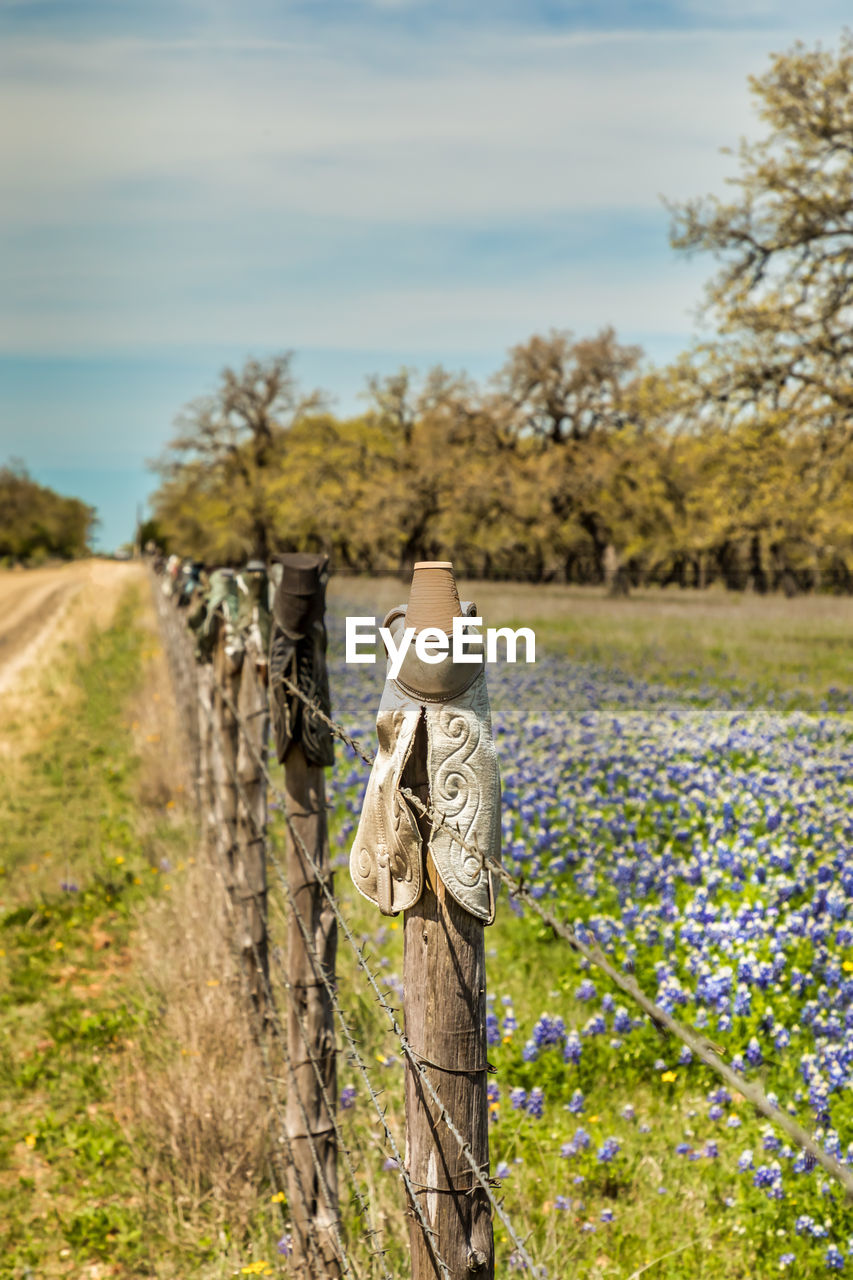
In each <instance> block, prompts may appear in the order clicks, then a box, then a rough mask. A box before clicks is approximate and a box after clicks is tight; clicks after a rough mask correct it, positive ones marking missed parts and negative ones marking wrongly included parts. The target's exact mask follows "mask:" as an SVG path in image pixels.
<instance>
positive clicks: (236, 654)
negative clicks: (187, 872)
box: [208, 569, 243, 898]
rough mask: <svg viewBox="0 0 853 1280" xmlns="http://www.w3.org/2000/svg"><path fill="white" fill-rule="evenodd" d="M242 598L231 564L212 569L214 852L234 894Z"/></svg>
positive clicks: (210, 603) (210, 607)
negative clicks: (238, 618) (239, 596)
mask: <svg viewBox="0 0 853 1280" xmlns="http://www.w3.org/2000/svg"><path fill="white" fill-rule="evenodd" d="M238 610H239V599H238V596H237V584H236V580H235V575H234V571H233V570H232V569H217V570H216V572H215V573H213V574H212V575H211V580H210V598H209V601H208V612H209V615H210V626H211V628H212V631H213V635H214V637H215V646H214V649H213V700H212V701H213V731H212V741H211V758H212V773H213V797H214V804H213V811H214V833H213V839H214V853H215V856H216V858H217V860H218V862H219V866H220V868H221V870H222V874H223V875H224V877H225V883H226V887H227V889H228V892H229V894H231V896H232V898H233V895H234V884H235V879H234V863H235V855H236V849H237V809H238V799H239V797H238V785H237V749H238V744H239V738H240V728H239V725H238V723H237V715H236V710H237V699H238V694H239V688H240V668H241V666H242V664H243V645H242V641H241V639H240V636H239V632H238V631H237V615H238Z"/></svg>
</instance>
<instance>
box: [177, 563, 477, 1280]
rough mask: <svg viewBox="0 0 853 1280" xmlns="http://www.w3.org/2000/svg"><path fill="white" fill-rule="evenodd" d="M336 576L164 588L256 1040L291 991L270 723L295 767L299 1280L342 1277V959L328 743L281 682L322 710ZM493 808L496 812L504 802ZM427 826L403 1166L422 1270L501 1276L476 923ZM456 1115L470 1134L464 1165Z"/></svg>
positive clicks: (408, 942) (295, 575)
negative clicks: (282, 974) (277, 897)
mask: <svg viewBox="0 0 853 1280" xmlns="http://www.w3.org/2000/svg"><path fill="white" fill-rule="evenodd" d="M326 577H327V569H326V561H325V558H324V557H319V556H309V555H286V556H282V557H280V558H279V560H278V562H277V563H276V564H274V565H273V566H272V574H271V577H268V574H267V567H266V566H265V565H262V564H259V563H256V562H255V563H252V562H250V564H249V566H247V569H246V570H244V571H241V572H240V573H234V572H233V571H230V570H217V571H215V572H214V574H213V575H212V576H211V579H210V584H209V586H208V588H207V591H206V594H204V595H202V598H201V600H200V602H199V592H196V596H195V598H194V599H192V600H191V602H190V604H189V605H188V606H187V608H186V609H185V610H178V609H177V608H176V607H175V605H174V603H173V602H170V601H169V600H168V599H167V596H166V594H165V591H164V590H161V589H159V588H158V589H157V591H156V599H157V602H158V611H159V615H160V622H161V629H162V633H163V636H164V640H165V644H166V647H167V651H168V654H169V658H170V664H171V668H172V672H173V676H174V683H175V692H176V697H177V700H178V703H179V707H180V712H181V717H182V719H183V722H184V725H185V728H186V730H187V739H188V747H189V750H190V752H191V756H192V759H193V761H194V765H195V770H196V787H197V797H198V801H199V807H200V813H201V818H202V826H203V830H204V835H205V839H206V843H207V845H208V848H209V849H210V850H211V853H212V855H213V856H214V857H215V858H216V861H217V864H218V869H219V870H220V872H221V874H222V876H223V878H224V880H225V884H226V887H227V891H228V894H229V896H230V900H231V904H232V908H233V916H234V918H235V919H236V921H237V924H238V931H239V937H238V938H237V939H236V944H237V949H238V950H239V952H240V953H241V956H242V961H243V970H244V974H245V977H246V982H247V987H248V991H249V996H250V999H251V1003H252V1006H253V1012H254V1014H255V1015H256V1017H255V1025H256V1026H257V1027H259V1028H260V1031H259V1034H260V1035H261V1036H263V1035H264V1034H265V1030H264V1028H265V1025H266V1024H267V1023H268V1021H269V1020H270V1019H272V1018H278V1017H280V1016H281V1015H280V1011H279V1010H277V1009H275V1008H274V1007H271V1006H272V1005H273V1001H274V999H275V1000H276V1001H277V1000H279V999H280V998H281V996H280V995H279V993H278V992H275V996H274V994H273V986H272V985H271V981H270V965H269V948H270V941H269V934H268V910H267V893H268V889H267V845H266V833H267V818H268V815H267V809H268V780H269V777H270V775H269V771H268V768H267V752H268V742H269V738H270V725H271V718H272V729H273V737H274V739H275V745H276V750H277V754H278V757H279V761H280V763H281V764H282V765H283V769H284V788H283V792H284V797H283V798H284V803H285V805H286V807H287V810H288V813H289V819H288V838H287V862H286V874H287V880H288V884H289V892H288V899H289V902H288V904H287V909H288V930H287V978H286V981H285V984H284V985H285V988H286V989H285V991H284V993H283V997H284V998H283V1003H285V1004H286V1007H287V1015H286V1022H287V1031H288V1040H287V1043H288V1045H289V1046H291V1049H292V1047H293V1046H298V1047H299V1052H298V1054H297V1055H296V1061H294V1062H292V1063H290V1064H289V1079H288V1082H287V1083H288V1089H287V1097H286V1107H285V1117H286V1131H287V1151H288V1165H287V1168H286V1171H285V1172H286V1180H287V1199H288V1208H289V1211H290V1215H291V1221H292V1235H293V1259H292V1261H293V1266H294V1270H295V1272H296V1274H297V1275H299V1276H300V1277H304V1280H327V1278H328V1277H335V1278H337V1277H340V1276H341V1275H342V1274H343V1270H342V1267H343V1260H342V1258H341V1257H340V1249H339V1248H338V1242H339V1241H340V1239H341V1235H340V1231H341V1228H340V1218H339V1209H338V1200H337V1196H338V1192H337V1185H338V1183H337V1167H336V1166H337V1147H336V1136H335V1124H334V1117H333V1116H331V1115H330V1114H329V1110H328V1106H327V1102H328V1103H329V1105H334V1103H335V1100H336V1098H337V1085H336V1076H337V1066H336V1046H335V1032H334V1015H333V1008H332V1004H331V999H330V996H329V993H328V990H327V988H326V986H325V985H324V982H323V981H321V980H320V979H321V978H325V979H326V980H327V981H329V982H330V983H331V984H332V985H334V981H335V963H336V960H335V958H336V949H337V928H336V922H335V918H334V914H333V912H332V910H331V909H330V906H329V903H328V900H327V897H326V893H325V892H324V884H323V881H325V887H326V889H328V888H329V887H331V885H332V874H331V870H330V861H329V841H328V829H327V820H326V799H325V768H326V767H327V765H328V763H329V762H330V760H331V749H332V740H331V735H330V734H328V733H327V732H326V730H325V729H324V728H323V726H322V724H321V723H320V722H319V721H318V720H317V719H316V718H314V717H312V715H311V712H310V711H308V710H307V708H306V706H305V704H304V701H302V700H300V699H299V698H298V697H296V696H294V695H293V694H291V693H289V692H288V691H287V688H286V683H285V682H286V681H290V682H292V684H293V685H294V686H296V688H298V690H299V691H300V693H301V694H302V695H303V696H304V698H307V699H310V700H311V701H312V702H314V703H315V704H316V703H317V702H319V704H320V706H321V707H322V706H323V703H324V701H325V702H326V703H328V693H327V690H328V683H327V675H326V667H325V626H324V602H325V585H326ZM164 585H165V586H166V588H167V589H168V584H164ZM454 589H455V588H454ZM182 613H183V614H184V618H185V619H186V622H185V621H183V620H182V618H181V614H182ZM187 623H189V626H188V625H187ZM193 632H195V637H196V638H195V644H194V645H193V640H192V633H193ZM356 670H357V671H360V670H361V668H356ZM328 710H329V709H328V706H327V707H326V711H327V714H328ZM426 753H427V741H426V734H425V733H419V734H418V735H417V736H416V738H415V741H414V747H413V750H412V753H411V757H410V759H409V762H408V764H407V769H406V778H407V781H408V784H409V786H410V787H411V789H412V790H413V791H414V792H415V794H416V795H418V796H419V797H420V799H421V800H422V801H423V802H424V804H426V805H428V804H429V803H430V794H429V777H428V769H427V758H426ZM492 802H493V803H497V804H498V806H499V797H498V798H495V797H492ZM418 826H419V829H420V834H421V838H422V841H423V849H424V850H425V851H426V852H425V855H424V861H425V866H424V869H423V870H424V888H423V892H422V894H421V896H420V898H419V900H418V901H417V902H416V903H415V904H414V906H412V907H411V908H410V909H409V910H407V911H406V912H405V916H404V930H403V935H404V966H403V972H404V993H405V994H404V1013H405V1033H406V1038H407V1040H408V1042H409V1044H410V1045H411V1046H413V1047H414V1049H415V1050H416V1053H417V1059H418V1063H419V1064H420V1067H421V1070H418V1069H416V1066H415V1064H414V1063H413V1062H412V1060H411V1059H408V1060H407V1063H406V1137H407V1140H406V1163H407V1167H408V1174H409V1180H408V1183H409V1186H410V1187H411V1188H412V1190H411V1191H410V1192H409V1197H410V1199H411V1197H412V1195H416V1196H418V1197H419V1198H420V1201H421V1208H422V1210H423V1211H425V1215H424V1212H421V1213H415V1212H413V1211H412V1209H413V1206H412V1205H410V1208H409V1215H408V1216H409V1238H410V1252H411V1275H412V1280H433V1278H434V1277H445V1278H446V1277H447V1275H448V1274H449V1276H451V1277H453V1278H454V1280H455V1278H456V1277H463V1276H465V1277H472V1276H474V1277H480V1278H482V1280H492V1278H493V1276H494V1242H493V1229H492V1219H491V1208H490V1203H489V1196H488V1194H487V1193H486V1192H485V1190H484V1188H483V1186H482V1185H478V1182H477V1180H476V1179H475V1178H474V1177H473V1176H472V1166H476V1168H478V1169H479V1170H481V1171H482V1172H483V1173H484V1174H485V1176H486V1178H487V1177H488V1172H489V1154H488V1111H487V1089H486V1082H487V1077H486V1071H487V1063H486V1043H487V1042H486V981H485V944H484V934H483V920H482V919H480V918H478V917H477V916H476V915H473V914H471V912H470V911H467V910H466V909H465V908H464V907H463V906H461V905H460V904H459V902H457V901H455V900H454V898H453V896H452V895H451V894H450V893H448V892H447V891H446V889H445V887H444V884H443V883H442V879H441V877H440V876H439V875H438V874H436V868H435V865H434V863H433V860H432V857H431V855H430V853H429V840H430V825H429V822H428V820H427V819H425V818H421V819H420V820H419V822H418ZM306 855H307V856H306ZM294 911H295V912H298V913H299V916H300V918H301V923H300V924H299V927H297V923H298V922H295V921H294V919H293V913H294ZM317 957H319V958H320V962H321V964H322V966H323V971H324V972H323V974H322V975H320V974H318V973H317V972H316V964H317V959H316V958H317ZM318 1068H319V1071H318ZM423 1068H426V1069H427V1070H428V1071H429V1072H430V1073H432V1074H433V1078H434V1082H435V1084H434V1091H435V1094H437V1096H438V1098H439V1099H440V1105H439V1106H436V1102H435V1098H434V1097H431V1096H430V1094H432V1093H433V1090H430V1091H429V1092H427V1091H426V1090H425V1088H424V1079H423ZM442 1108H443V1110H442ZM445 1119H447V1120H448V1121H452V1123H453V1126H454V1127H455V1129H456V1130H457V1133H458V1134H461V1135H462V1139H463V1140H464V1144H465V1147H466V1148H467V1157H468V1158H467V1162H465V1161H463V1160H461V1156H462V1154H463V1153H462V1151H461V1150H460V1145H459V1140H458V1137H456V1136H454V1135H453V1134H452V1131H451V1129H450V1127H449V1123H445ZM318 1155H319V1160H318ZM472 1157H473V1159H472ZM425 1220H426V1221H428V1223H429V1232H428V1231H427V1230H426V1229H425V1227H424V1225H423V1224H424V1221H425Z"/></svg>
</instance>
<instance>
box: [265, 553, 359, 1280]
mask: <svg viewBox="0 0 853 1280" xmlns="http://www.w3.org/2000/svg"><path fill="white" fill-rule="evenodd" d="M327 564H328V560H327V557H325V556H313V555H300V554H293V555H286V556H282V557H281V565H282V576H281V581H280V583H279V585H278V587H277V589H276V593H275V598H274V601H273V623H272V639H271V644H270V694H271V703H270V705H271V711H272V720H273V730H274V735H275V745H276V753H277V755H278V759H279V761H280V762H281V763H282V764H283V765H284V789H285V797H286V803H287V807H288V810H289V813H290V820H291V822H292V824H293V832H292V833H289V834H288V852H287V875H288V880H289V883H290V890H291V894H292V897H293V910H294V911H296V912H298V913H299V916H300V918H301V920H302V921H303V923H304V926H305V931H306V934H307V936H308V937H309V938H310V939H311V943H312V948H311V949H312V950H313V951H314V953H315V955H316V956H317V957H319V959H320V963H321V964H322V965H323V969H324V972H325V975H326V976H327V977H328V978H329V979H330V980H331V981H334V977H335V954H336V950H337V926H336V924H335V918H334V915H333V913H332V910H331V908H330V907H329V904H328V902H327V900H326V897H325V895H324V893H323V890H322V887H321V884H322V881H323V880H325V881H326V884H327V885H328V886H331V882H332V875H331V872H330V870H329V840H328V831H327V826H326V795H325V775H324V773H323V770H324V768H325V767H326V766H328V765H330V764H332V763H333V758H334V756H333V744H332V737H331V734H330V732H329V730H328V728H327V727H326V726H325V725H324V724H323V723H322V722H321V721H320V720H318V719H317V718H316V717H313V716H312V715H311V714H310V712H309V711H308V710H307V709H306V707H305V705H304V703H303V702H302V701H301V700H300V699H299V698H297V697H296V696H295V695H293V694H292V693H289V692H288V690H287V688H286V686H285V685H284V684H283V683H282V681H283V679H288V680H290V681H292V682H293V684H294V685H296V686H297V687H298V689H299V690H300V692H301V693H303V694H305V695H306V696H307V697H308V698H310V699H312V701H314V702H315V703H316V704H317V705H318V706H319V707H320V708H321V710H323V711H324V712H325V714H326V715H329V712H330V705H329V684H328V676H327V673H326V629H325V623H324V620H323V615H324V609H325V596H326V581H327V577H328V573H327ZM306 850H307V853H308V854H309V855H310V860H309V858H307V857H306V856H305V851H306ZM312 863H313V865H312ZM287 955H288V978H289V997H290V998H289V1003H288V1045H289V1049H290V1053H291V1055H292V1058H293V1073H292V1076H291V1078H290V1087H289V1089H288V1095H287V1114H286V1121H287V1130H288V1137H289V1140H290V1145H291V1148H292V1150H293V1162H294V1166H295V1167H294V1168H293V1169H291V1170H290V1171H289V1178H288V1204H289V1207H290V1212H291V1216H292V1221H293V1236H294V1258H295V1260H298V1265H299V1268H300V1275H301V1276H303V1277H305V1278H306V1280H309V1278H310V1280H321V1277H322V1280H327V1277H339V1276H340V1275H341V1274H342V1269H341V1259H340V1255H339V1250H338V1247H337V1237H338V1219H339V1214H338V1180H337V1147H336V1142H335V1134H334V1129H333V1126H332V1116H331V1115H330V1114H329V1109H328V1107H327V1105H326V1099H328V1101H329V1103H330V1104H332V1105H334V1101H335V1097H336V1091H337V1064H336V1061H335V1030H334V1013H333V1009H332V1005H331V1001H330V1000H329V996H328V993H327V992H326V989H325V987H324V986H323V985H322V983H321V982H320V981H319V980H318V977H317V974H316V973H315V971H314V964H313V962H312V959H311V955H310V952H309V950H308V948H307V947H306V944H305V940H304V938H303V936H302V932H301V930H300V929H299V927H298V926H297V925H296V924H295V923H294V922H293V921H292V920H291V922H290V925H289V928H288V938H287ZM306 1040H307V1041H308V1043H306ZM312 1059H313V1062H314V1063H315V1064H316V1066H317V1067H318V1068H319V1072H320V1076H321V1078H322V1081H323V1088H322V1089H321V1088H320V1085H319V1083H318V1079H317V1073H316V1071H315V1069H314V1066H312ZM324 1095H325V1097H324ZM312 1144H313V1147H314V1150H313V1151H312ZM315 1161H316V1163H315ZM318 1166H319V1170H320V1173H318ZM321 1175H322V1176H321ZM318 1249H319V1256H318Z"/></svg>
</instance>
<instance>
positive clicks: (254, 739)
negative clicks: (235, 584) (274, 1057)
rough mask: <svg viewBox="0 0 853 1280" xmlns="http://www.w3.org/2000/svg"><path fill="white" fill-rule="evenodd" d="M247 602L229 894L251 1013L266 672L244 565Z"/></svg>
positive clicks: (255, 995) (264, 607)
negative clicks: (235, 909)
mask: <svg viewBox="0 0 853 1280" xmlns="http://www.w3.org/2000/svg"><path fill="white" fill-rule="evenodd" d="M239 581H240V584H241V590H243V591H244V592H245V594H246V596H247V597H248V601H247V604H246V607H245V609H244V615H245V620H244V623H243V627H242V631H243V640H244V645H245V649H244V654H243V665H242V666H241V668H240V692H239V696H238V700H237V709H238V712H239V717H240V722H241V725H240V738H239V744H238V747H237V778H238V780H239V796H238V800H239V807H238V816H237V853H236V858H235V866H234V882H235V883H234V893H235V896H236V898H237V899H238V901H239V903H240V908H241V910H240V920H241V928H242V936H241V938H240V948H241V951H242V954H243V963H244V965H245V969H246V974H247V976H248V981H249V991H250V994H251V998H252V1004H253V1006H254V1008H255V1011H256V1012H257V1013H259V1014H262V1013H263V1012H264V1011H265V1010H267V1005H268V999H267V992H268V991H269V954H268V944H267V861H266V854H267V847H266V831H267V784H266V777H265V769H266V760H267V728H268V721H269V710H268V705H267V667H268V660H269V653H268V650H269V606H268V600H267V592H268V585H267V574H266V567H265V566H264V565H260V564H257V563H255V562H251V561H250V563H249V565H248V566H247V569H246V571H245V572H243V573H241V574H240V578H239Z"/></svg>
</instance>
